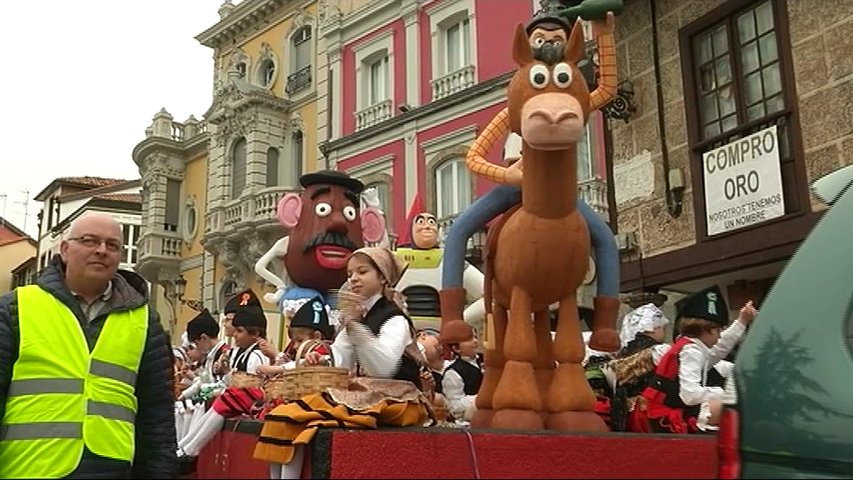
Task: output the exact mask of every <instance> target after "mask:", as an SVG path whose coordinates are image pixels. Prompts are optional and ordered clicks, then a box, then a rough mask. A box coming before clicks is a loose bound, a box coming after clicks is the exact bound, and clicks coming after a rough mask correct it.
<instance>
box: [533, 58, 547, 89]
mask: <svg viewBox="0 0 853 480" xmlns="http://www.w3.org/2000/svg"><path fill="white" fill-rule="evenodd" d="M530 85H533V88H538V89H542V88H545V87H546V86H548V67H546V66H545V65H542V64H538V65H534V66H532V67H531V68H530Z"/></svg>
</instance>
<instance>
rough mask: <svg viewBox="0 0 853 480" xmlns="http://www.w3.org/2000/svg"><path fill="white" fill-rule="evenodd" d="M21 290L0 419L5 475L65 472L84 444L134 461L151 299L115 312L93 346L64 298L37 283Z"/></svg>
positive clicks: (0, 469) (1, 474)
mask: <svg viewBox="0 0 853 480" xmlns="http://www.w3.org/2000/svg"><path fill="white" fill-rule="evenodd" d="M16 292H17V297H18V324H19V331H20V343H19V345H20V346H19V350H18V360H17V361H16V362H15V365H14V368H13V369H12V382H11V384H10V386H9V393H8V396H7V398H6V413H5V415H4V416H3V419H2V421H0V478H34V477H40V478H57V477H64V476H66V475H68V474H70V473H71V472H73V471H74V470H75V469H76V468H77V465H78V464H79V463H80V459H81V457H82V456H83V449H84V446H85V447H87V448H88V449H89V450H91V451H92V452H93V453H95V454H97V455H100V456H102V457H107V458H112V459H117V460H124V461H128V462H130V461H132V460H133V454H134V449H135V445H134V422H135V418H136V409H137V403H136V395H135V389H136V374H137V372H138V371H139V363H140V361H141V360H142V352H143V349H144V348H145V339H146V337H147V335H148V307H147V306H142V307H139V308H136V309H133V310H128V311H123V312H114V313H111V314H110V315H109V316H108V317H107V320H106V323H105V324H104V327H103V330H102V331H101V334H100V336H99V337H98V341H97V343H96V344H95V348H94V349H93V350H92V351H91V352H90V351H89V346H88V344H87V342H86V335H85V333H84V332H83V329H82V327H81V326H80V323H79V322H78V320H77V318H76V317H75V315H74V313H73V312H72V311H71V309H70V308H68V307H67V306H66V305H65V304H63V303H62V302H61V301H59V299H57V298H56V297H54V296H53V295H51V294H50V293H48V292H46V291H44V290H42V289H41V288H40V287H38V286H36V285H30V286H25V287H19V288H18V289H17V290H16Z"/></svg>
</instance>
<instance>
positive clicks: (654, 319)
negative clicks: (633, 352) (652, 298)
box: [619, 303, 669, 348]
mask: <svg viewBox="0 0 853 480" xmlns="http://www.w3.org/2000/svg"><path fill="white" fill-rule="evenodd" d="M667 323H669V319H668V318H666V316H664V314H663V312H662V311H661V310H660V309H659V308H658V307H656V306H655V304H654V303H647V304H645V305H643V306H642V307H639V308H637V309H636V310H633V311H632V312H631V313H629V314H628V315H625V318H623V319H622V331H621V332H620V333H619V339H620V340H621V341H622V347H623V348H624V347H625V346H626V345H628V343H629V342H630V341H631V340H633V339H634V337H636V336H637V333H639V332H651V331H653V330H654V329H655V328H657V327H662V326H664V325H666V324H667Z"/></svg>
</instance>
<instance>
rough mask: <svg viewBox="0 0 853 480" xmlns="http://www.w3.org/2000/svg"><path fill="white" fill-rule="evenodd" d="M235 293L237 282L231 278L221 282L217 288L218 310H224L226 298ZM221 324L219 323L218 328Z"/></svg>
mask: <svg viewBox="0 0 853 480" xmlns="http://www.w3.org/2000/svg"><path fill="white" fill-rule="evenodd" d="M235 293H237V283H236V282H234V281H233V280H227V281H225V283H223V284H222V288H221V289H220V290H219V311H220V312H221V311H223V310H225V304H226V303H227V302H228V300H229V299H230V298H231V297H233V296H234V294H235ZM221 327H222V325H220V328H221Z"/></svg>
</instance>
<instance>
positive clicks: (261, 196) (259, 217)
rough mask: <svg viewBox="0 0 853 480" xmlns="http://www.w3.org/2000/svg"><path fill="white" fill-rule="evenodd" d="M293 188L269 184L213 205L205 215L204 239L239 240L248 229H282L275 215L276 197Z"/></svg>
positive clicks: (215, 240)
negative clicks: (250, 192) (252, 192)
mask: <svg viewBox="0 0 853 480" xmlns="http://www.w3.org/2000/svg"><path fill="white" fill-rule="evenodd" d="M295 191H296V189H295V188H293V187H269V188H265V189H263V190H259V191H257V192H256V193H254V194H244V195H243V196H242V197H240V198H239V199H237V200H231V201H228V202H226V203H225V204H223V205H220V206H215V207H212V208H211V209H210V210H209V211H208V212H207V213H206V214H205V217H204V218H205V221H204V239H205V242H209V241H213V242H217V241H220V240H232V241H241V239H244V237H245V234H246V233H247V232H252V231H255V230H278V229H281V228H282V227H280V225H279V221H278V217H277V216H276V210H277V208H278V201H279V200H280V199H281V197H283V196H284V195H285V194H287V193H290V192H295Z"/></svg>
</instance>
